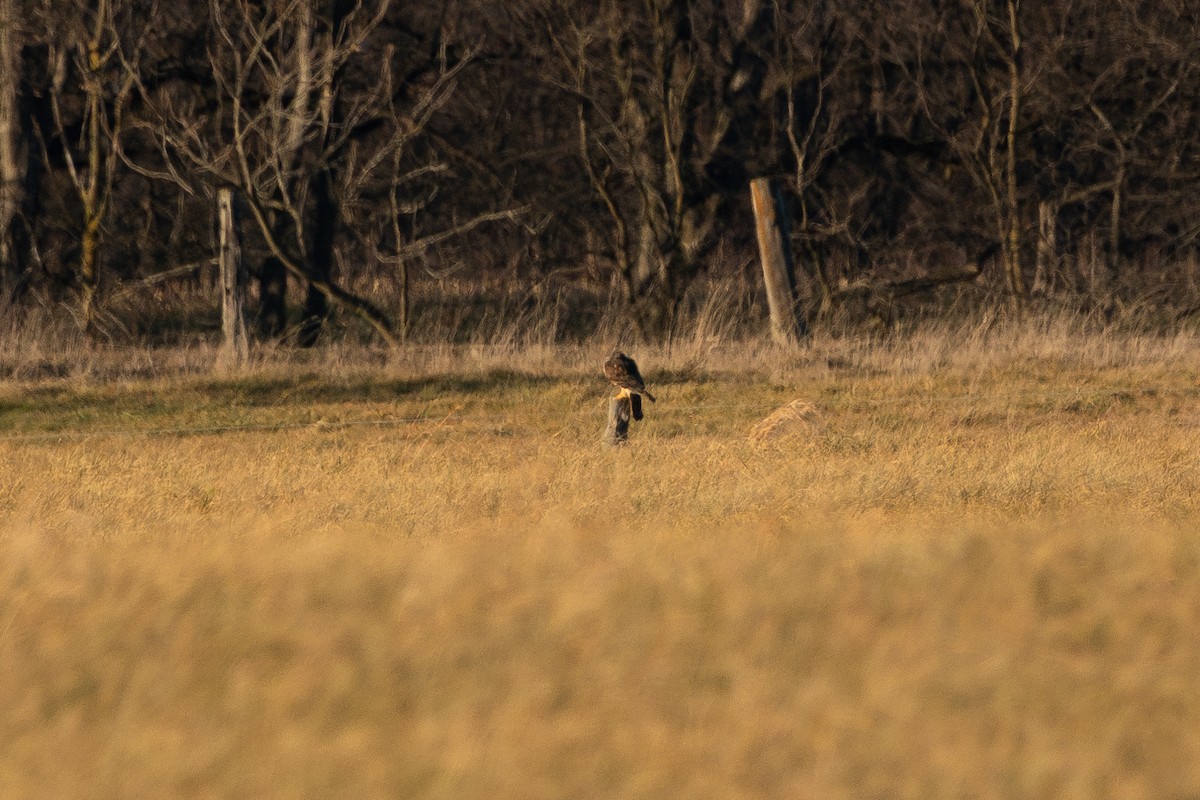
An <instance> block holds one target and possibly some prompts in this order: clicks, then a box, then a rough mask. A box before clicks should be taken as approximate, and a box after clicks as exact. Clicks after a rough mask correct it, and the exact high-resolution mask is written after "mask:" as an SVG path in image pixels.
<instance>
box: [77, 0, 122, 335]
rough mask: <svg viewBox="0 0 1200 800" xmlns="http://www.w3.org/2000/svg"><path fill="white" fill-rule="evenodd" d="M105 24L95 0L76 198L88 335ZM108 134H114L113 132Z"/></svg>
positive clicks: (96, 254) (103, 182)
mask: <svg viewBox="0 0 1200 800" xmlns="http://www.w3.org/2000/svg"><path fill="white" fill-rule="evenodd" d="M107 22H108V0H99V3H98V4H97V7H96V18H95V28H94V29H93V31H92V38H91V39H90V40H89V41H88V45H87V49H88V57H87V70H88V80H86V81H85V82H84V90H85V93H86V95H87V100H86V102H87V110H88V112H87V175H86V178H85V183H84V186H83V187H82V193H81V197H80V199H81V200H82V201H83V232H82V234H81V237H80V242H79V286H80V313H81V316H82V318H83V325H84V331H85V332H86V333H87V335H88V336H94V335H95V333H96V302H97V298H96V294H97V292H98V291H99V288H100V236H101V230H100V225H101V222H102V221H103V220H104V213H105V211H106V210H107V208H108V191H107V189H108V181H110V180H111V176H110V175H108V174H107V169H106V167H107V166H108V163H107V162H106V159H105V157H104V155H105V154H104V152H103V151H104V147H103V142H104V130H103V126H102V125H101V115H103V114H105V113H106V108H105V105H106V104H105V102H104V99H105V98H104V81H103V80H102V79H101V75H100V71H101V69H102V67H103V66H104V59H105V58H106V57H107V56H105V55H103V45H104V42H103V38H104V28H105V25H106V23H107ZM112 135H114V136H115V135H116V132H113V134H112Z"/></svg>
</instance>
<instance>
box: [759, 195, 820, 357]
mask: <svg viewBox="0 0 1200 800" xmlns="http://www.w3.org/2000/svg"><path fill="white" fill-rule="evenodd" d="M750 200H751V203H752V205H753V206H754V223H755V229H756V231H757V233H758V254H759V258H760V259H761V261H762V269H763V282H764V284H765V285H766V289H767V306H768V308H769V309H770V311H771V338H772V339H774V340H775V342H776V343H778V344H782V345H794V344H797V343H798V342H799V341H800V340H801V339H803V338H804V337H805V336H807V335H808V326H807V325H805V323H804V319H803V318H802V317H801V316H800V314H799V313H798V311H799V310H798V308H797V303H796V283H795V274H794V272H793V268H792V247H791V242H790V241H789V240H788V233H787V215H786V213H785V211H784V205H783V195H782V194H781V193H780V192H779V189H778V188H777V187H774V186H772V184H771V179H770V178H755V179H754V180H752V181H750Z"/></svg>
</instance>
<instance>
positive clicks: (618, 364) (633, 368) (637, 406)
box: [604, 350, 655, 419]
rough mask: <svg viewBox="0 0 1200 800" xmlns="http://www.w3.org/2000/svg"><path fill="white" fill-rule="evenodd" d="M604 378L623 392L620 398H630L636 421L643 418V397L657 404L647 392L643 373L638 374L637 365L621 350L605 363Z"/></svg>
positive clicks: (613, 353) (615, 351) (614, 352)
mask: <svg viewBox="0 0 1200 800" xmlns="http://www.w3.org/2000/svg"><path fill="white" fill-rule="evenodd" d="M604 377H606V378H608V381H609V383H611V384H612V385H613V386H616V387H617V388H618V389H620V390H621V394H620V395H618V396H619V397H626V396H627V397H629V402H630V404H631V405H632V407H633V418H634V419H641V418H642V398H641V395H646V397H648V398H650V402H651V403H653V402H655V400H654V395H652V394H650V393H649V392H648V391H646V382H645V381H643V380H642V373H640V372H638V367H637V363H636V362H635V361H634V360H633V359H632V358H630V357H629V356H627V355H625V354H624V353H622V352H621V351H620V350H614V351H613V352H612V355H611V356H609V357H608V361H605V362H604Z"/></svg>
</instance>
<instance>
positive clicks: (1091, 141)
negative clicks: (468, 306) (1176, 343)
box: [0, 0, 1200, 344]
mask: <svg viewBox="0 0 1200 800" xmlns="http://www.w3.org/2000/svg"><path fill="white" fill-rule="evenodd" d="M1198 42H1200V7H1197V6H1196V4H1194V3H1191V2H1188V0H1044V2H1037V3H1033V2H1028V0H1025V2H1021V0H902V1H901V2H889V3H835V2H826V1H825V0H813V2H785V1H784V0H775V1H774V2H772V1H771V0H697V2H690V3H678V2H669V0H590V1H588V2H566V1H565V0H486V2H484V1H482V0H443V1H442V2H429V0H421V2H403V1H402V0H395V1H394V2H388V1H387V0H209V2H207V3H202V2H197V3H171V2H165V0H0V290H2V293H3V296H4V298H5V300H6V301H7V302H6V303H4V304H3V306H0V307H4V308H7V309H8V311H7V312H6V313H9V314H19V313H20V310H21V308H22V307H24V306H28V305H29V304H30V303H31V302H35V301H42V302H43V303H44V301H46V300H47V299H48V300H50V301H53V302H55V303H61V304H63V306H64V307H69V308H71V309H74V310H76V311H77V312H78V318H79V319H80V321H81V324H82V325H84V326H85V327H87V328H89V329H90V330H92V331H93V332H96V331H102V330H103V329H104V327H105V326H104V319H105V314H106V313H107V312H106V308H107V307H108V306H109V305H111V304H113V303H115V302H116V298H118V297H124V296H126V295H127V294H128V292H129V291H130V290H132V289H136V288H138V287H145V286H148V285H159V279H160V278H161V279H163V280H166V279H168V278H169V279H175V280H202V279H203V276H204V274H205V273H206V271H207V265H208V264H210V263H211V258H212V253H213V218H214V215H215V211H214V209H215V201H214V197H215V193H216V190H217V189H218V188H219V187H222V186H232V187H234V189H235V190H236V194H237V197H238V202H239V206H240V210H241V215H240V226H241V233H242V236H243V238H244V251H245V253H246V257H247V261H248V264H249V266H250V269H251V272H252V273H253V275H254V278H255V288H254V292H253V303H254V307H255V309H256V311H255V313H256V322H257V329H258V331H259V334H260V335H261V336H263V337H289V338H290V339H291V340H294V341H297V342H299V343H301V344H309V343H312V342H315V341H317V339H318V337H319V335H320V334H321V331H322V329H323V326H324V323H325V320H326V319H327V317H328V316H329V314H330V313H331V311H332V310H334V309H340V310H342V311H344V312H353V313H356V314H358V315H359V316H361V317H363V318H364V319H366V320H368V321H369V322H371V324H373V325H375V326H376V328H377V329H378V330H391V331H396V332H397V333H398V334H400V335H402V334H403V333H404V331H405V330H406V328H408V327H410V326H411V325H412V324H414V322H413V321H412V320H411V319H410V305H411V302H412V301H411V298H412V297H413V296H414V295H415V293H416V292H417V288H419V287H422V286H424V287H426V288H428V287H432V286H437V285H441V286H445V285H446V284H447V282H453V283H454V284H455V285H456V286H458V287H468V288H471V287H473V288H475V289H477V290H478V292H479V293H480V294H481V295H484V294H487V292H491V291H497V290H498V289H497V287H499V289H500V290H503V291H504V292H506V293H508V294H509V295H510V296H514V297H526V298H528V299H529V302H536V301H537V300H539V299H544V298H545V297H546V296H547V295H548V294H550V295H553V294H555V293H557V292H561V291H564V290H572V291H574V292H575V294H576V295H582V296H586V297H588V298H594V299H595V302H605V301H615V302H618V303H620V304H621V305H622V306H623V307H624V308H626V309H627V311H628V314H629V317H630V319H631V320H636V321H637V322H638V323H639V324H640V325H642V326H643V327H644V328H646V329H647V330H649V331H654V330H664V329H667V328H669V326H670V325H671V324H672V323H673V321H674V320H675V319H676V317H677V316H678V314H679V313H680V310H681V308H682V306H683V304H684V303H685V301H686V300H687V298H689V296H690V295H689V292H692V291H694V289H695V287H696V286H697V285H698V280H699V279H701V278H703V277H704V276H721V275H724V274H726V273H729V272H732V271H738V270H742V269H745V267H746V265H747V264H748V263H751V262H752V259H753V255H754V250H753V236H752V230H753V228H752V224H751V220H750V218H749V216H750V211H749V202H748V192H747V184H748V181H749V180H750V179H752V178H755V177H760V176H772V177H774V178H775V179H776V180H777V181H778V183H779V184H780V185H781V186H782V187H783V188H784V190H785V194H786V196H787V198H788V201H789V210H790V216H791V231H790V232H791V239H792V246H793V249H794V251H795V254H796V261H797V265H798V268H799V270H800V283H801V292H802V295H803V297H804V300H805V303H806V308H807V310H808V311H809V312H810V313H814V314H819V313H822V312H825V311H827V310H829V309H831V308H837V307H839V305H844V304H845V303H846V302H847V301H849V300H852V299H857V300H861V299H864V298H866V299H867V300H870V299H871V298H883V299H884V300H885V301H886V300H894V299H895V298H897V297H899V296H901V295H904V294H907V293H910V292H920V291H922V290H925V289H928V288H930V287H934V286H946V285H959V286H961V285H966V282H967V281H969V282H970V286H971V287H972V290H971V291H972V292H973V293H972V294H970V295H969V298H968V299H970V298H976V299H977V301H978V302H981V303H982V302H994V300H995V299H996V298H997V297H998V296H1003V297H1004V298H1005V302H1008V303H1013V304H1016V305H1021V304H1023V303H1027V302H1031V301H1035V302H1055V303H1062V304H1067V305H1070V306H1074V307H1087V308H1103V309H1107V310H1112V309H1113V308H1114V307H1120V306H1122V305H1125V306H1128V305H1130V304H1138V305H1142V306H1147V307H1155V308H1159V309H1162V310H1164V311H1166V312H1169V313H1168V314H1167V317H1168V318H1172V319H1177V318H1179V317H1181V316H1186V315H1189V314H1191V313H1192V312H1193V311H1194V310H1195V309H1196V308H1197V306H1200V289H1198V288H1197V286H1196V285H1195V283H1196V281H1198V280H1200V268H1198V267H1197V249H1198V248H1200V135H1198V134H1197V131H1200V47H1197V43H1198ZM197 275H199V276H200V277H197ZM958 281H962V282H963V283H961V284H959V283H956V282H958ZM289 286H290V287H291V289H290V290H289V288H288V287H289ZM289 305H290V306H291V307H289Z"/></svg>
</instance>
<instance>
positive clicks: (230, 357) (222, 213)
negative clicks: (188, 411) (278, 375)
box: [217, 187, 250, 370]
mask: <svg viewBox="0 0 1200 800" xmlns="http://www.w3.org/2000/svg"><path fill="white" fill-rule="evenodd" d="M217 218H218V228H219V231H220V233H219V242H218V251H217V263H218V266H219V271H220V275H221V350H220V352H219V353H218V355H217V368H218V369H221V370H236V369H239V368H241V367H243V366H245V364H246V362H247V361H248V360H249V358H250V341H249V337H248V336H247V334H246V273H245V268H244V267H243V266H242V248H241V246H240V245H239V244H238V238H237V226H236V221H235V218H234V213H233V190H232V189H229V188H228V187H222V188H220V189H218V190H217Z"/></svg>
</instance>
